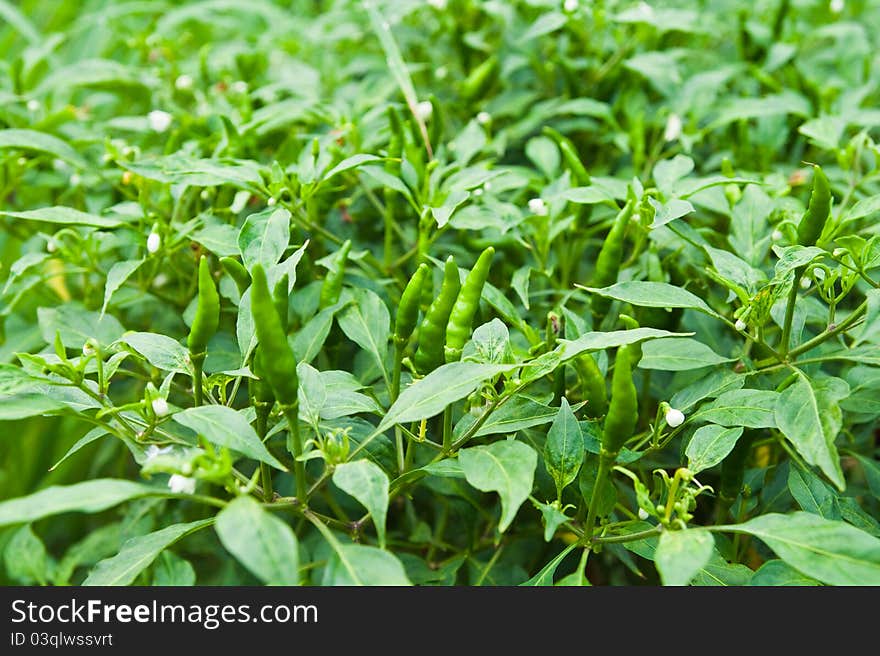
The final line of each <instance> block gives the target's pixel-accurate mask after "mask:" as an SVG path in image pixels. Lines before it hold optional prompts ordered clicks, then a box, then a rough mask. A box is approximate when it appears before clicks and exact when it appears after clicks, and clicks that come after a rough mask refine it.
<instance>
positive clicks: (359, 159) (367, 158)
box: [321, 153, 382, 182]
mask: <svg viewBox="0 0 880 656" xmlns="http://www.w3.org/2000/svg"><path fill="white" fill-rule="evenodd" d="M381 159H382V158H381V157H378V156H376V155H368V154H365V153H360V154H357V155H352V156H351V157H346V158H345V159H344V160H342V161H341V162H339V164H337V165H336V166H334V167H333V168H332V169H330V170H329V171H327V172H326V173H325V174H324V175H323V176H322V177H321V181H322V182H326V181H327V180H329V179H330V178H332V177H333V176H334V175H338V174H340V173H343V172H345V171H350V170H351V169H353V168H357V167H358V166H360V165H361V164H365V163H367V162H376V161H379V160H381Z"/></svg>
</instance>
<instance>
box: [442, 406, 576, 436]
mask: <svg viewBox="0 0 880 656" xmlns="http://www.w3.org/2000/svg"><path fill="white" fill-rule="evenodd" d="M558 412H559V411H558V410H557V409H556V408H552V407H550V406H548V405H544V404H543V403H538V402H537V401H533V400H532V399H530V398H528V397H526V396H514V397H513V398H512V399H511V400H510V401H508V402H507V403H505V404H504V405H502V406H501V407H499V408H498V409H497V410H495V412H493V413H492V414H490V415H489V418H488V419H486V421H485V422H483V425H482V426H480V428H479V429H478V430H477V432H476V433H474V437H484V436H486V435H499V434H506V435H511V434H513V433H516V432H517V431H521V430H523V429H525V428H533V427H535V426H540V425H542V424H546V423H549V422H551V421H553V418H554V417H556V415H557V414H558ZM476 421H477V418H476V417H474V416H473V415H471V414H465V415H464V416H463V417H462V418H461V420H460V421H459V422H458V423H457V424H456V425H455V430H454V431H453V437H455V438H456V439H457V438H459V437H461V436H462V435H463V434H464V433H465V431H467V430H469V429H470V428H471V426H473V425H474V424H475V423H476Z"/></svg>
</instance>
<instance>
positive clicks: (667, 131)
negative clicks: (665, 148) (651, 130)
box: [663, 114, 682, 141]
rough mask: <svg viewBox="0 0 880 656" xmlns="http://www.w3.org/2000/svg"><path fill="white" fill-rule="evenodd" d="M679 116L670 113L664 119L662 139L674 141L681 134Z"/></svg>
mask: <svg viewBox="0 0 880 656" xmlns="http://www.w3.org/2000/svg"><path fill="white" fill-rule="evenodd" d="M681 128H682V124H681V117H680V116H679V115H678V114H670V115H669V118H667V119H666V127H665V128H664V129H663V141H675V140H676V139H678V138H679V137H680V136H681Z"/></svg>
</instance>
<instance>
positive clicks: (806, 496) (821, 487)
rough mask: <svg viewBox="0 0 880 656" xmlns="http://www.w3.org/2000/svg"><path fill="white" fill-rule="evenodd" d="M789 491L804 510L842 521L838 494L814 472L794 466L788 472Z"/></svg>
mask: <svg viewBox="0 0 880 656" xmlns="http://www.w3.org/2000/svg"><path fill="white" fill-rule="evenodd" d="M788 490H789V492H791V496H793V497H794V500H795V501H797V504H798V505H799V506H800V507H801V509H802V510H805V511H806V512H809V513H813V514H814V515H819V516H820V517H824V518H825V519H831V520H838V519H841V515H840V508H839V507H838V505H837V493H836V492H835V491H834V489H833V488H832V487H831V486H830V485H828V483H826V482H825V481H823V480H822V479H821V478H819V477H818V476H816V475H815V474H814V473H813V472H811V471H808V470H805V469H803V468H802V467H800V466H799V465H796V464H792V465H791V466H790V467H789V470H788Z"/></svg>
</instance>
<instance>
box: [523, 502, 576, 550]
mask: <svg viewBox="0 0 880 656" xmlns="http://www.w3.org/2000/svg"><path fill="white" fill-rule="evenodd" d="M532 503H533V504H534V506H535V508H537V509H538V510H539V511H540V512H541V519H543V520H544V542H550V541H551V540H552V539H553V536H555V535H556V530H557V529H558V528H559V527H560V526H562V525H563V524H564V523H565V522H567V521H569V520H570V519H571V517H569V516H568V515H566V514H565V513H564V512H563V511H562V510H560V509H559V504H557V503H555V502H554V503H536V502H535V501H534V500H533V501H532Z"/></svg>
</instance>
